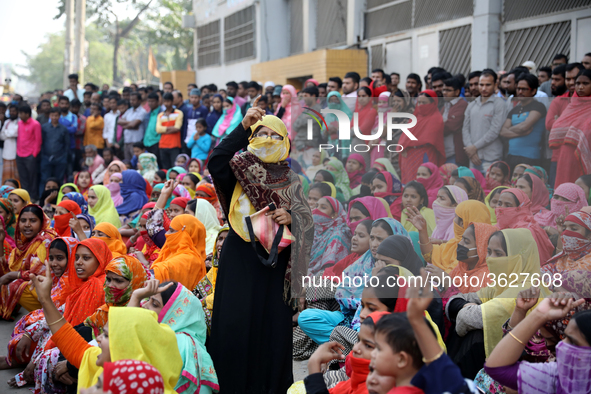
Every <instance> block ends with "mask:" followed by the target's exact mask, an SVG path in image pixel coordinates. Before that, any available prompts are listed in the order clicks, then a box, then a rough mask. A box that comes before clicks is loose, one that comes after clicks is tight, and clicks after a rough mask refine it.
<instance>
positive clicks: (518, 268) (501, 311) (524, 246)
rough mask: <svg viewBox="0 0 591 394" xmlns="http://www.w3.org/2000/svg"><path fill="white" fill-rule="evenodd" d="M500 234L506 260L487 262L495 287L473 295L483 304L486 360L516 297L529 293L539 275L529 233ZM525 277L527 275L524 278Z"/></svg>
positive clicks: (542, 294) (523, 230) (535, 248)
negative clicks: (527, 291) (503, 242)
mask: <svg viewBox="0 0 591 394" xmlns="http://www.w3.org/2000/svg"><path fill="white" fill-rule="evenodd" d="M502 232H503V236H504V237H505V242H506V243H507V257H494V258H493V257H489V258H487V259H486V264H487V265H488V270H489V271H490V273H491V274H493V275H495V279H496V283H495V284H494V286H491V285H489V287H485V288H482V289H480V290H479V291H478V292H477V293H476V294H477V295H478V297H479V298H480V300H481V301H482V305H481V311H482V322H483V328H484V350H485V351H486V356H487V357H488V356H489V355H490V353H491V352H492V350H493V349H494V347H495V346H496V345H497V344H498V343H499V341H500V340H501V338H502V337H503V328H502V326H503V323H504V322H505V321H507V319H508V318H509V317H511V314H512V313H513V310H514V309H515V298H517V294H518V293H519V292H520V291H521V290H527V289H529V288H530V287H531V286H532V276H533V275H534V274H535V275H539V274H540V254H539V252H538V246H537V244H536V241H535V239H534V237H533V236H532V234H531V231H530V230H528V229H526V228H518V229H507V230H503V231H502ZM525 274H528V276H527V278H526V276H525ZM503 279H506V280H503ZM538 279H541V278H540V277H538ZM540 290H541V291H540V298H543V297H546V296H548V295H550V291H549V290H547V289H546V288H544V287H541V286H540ZM538 302H539V301H538ZM534 308H535V307H534ZM534 308H531V309H530V310H533V309H534Z"/></svg>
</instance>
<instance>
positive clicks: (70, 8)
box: [63, 0, 74, 88]
mask: <svg viewBox="0 0 591 394" xmlns="http://www.w3.org/2000/svg"><path fill="white" fill-rule="evenodd" d="M73 37H74V0H66V48H65V52H64V84H63V87H64V88H67V87H68V75H69V74H71V73H72V66H73V60H74V43H73V41H72V39H73Z"/></svg>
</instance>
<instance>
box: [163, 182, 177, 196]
mask: <svg viewBox="0 0 591 394" xmlns="http://www.w3.org/2000/svg"><path fill="white" fill-rule="evenodd" d="M175 187H176V185H175V183H174V179H169V180H167V181H166V182H164V186H162V191H161V192H160V194H166V195H167V196H171V195H172V192H173V191H174V188H175Z"/></svg>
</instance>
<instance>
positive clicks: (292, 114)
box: [275, 85, 302, 141]
mask: <svg viewBox="0 0 591 394" xmlns="http://www.w3.org/2000/svg"><path fill="white" fill-rule="evenodd" d="M284 89H285V90H287V91H289V93H290V94H291V101H290V103H289V104H288V105H287V106H286V107H285V113H284V114H283V117H282V118H281V120H282V121H283V123H285V127H286V128H287V133H288V134H289V140H290V141H293V137H294V135H293V133H292V132H291V123H292V121H291V120H292V119H294V120H295V119H297V118H298V116H300V113H301V112H302V111H301V108H300V103H299V102H298V93H297V92H296V90H295V88H294V87H293V86H292V85H283V88H281V100H283V98H284V97H285V94H284V93H283V90H284ZM280 108H281V103H279V105H278V106H277V112H275V115H277V113H278V112H279V109H280Z"/></svg>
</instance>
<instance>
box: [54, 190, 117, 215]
mask: <svg viewBox="0 0 591 394" xmlns="http://www.w3.org/2000/svg"><path fill="white" fill-rule="evenodd" d="M64 187H70V188H72V189H74V191H75V192H76V193H80V190H78V186H76V185H75V184H73V183H64V184H63V185H62V187H60V191H59V192H58V193H57V203H58V204H59V203H60V202H62V198H64V196H65V195H66V193H64V192H63V190H64ZM109 193H110V192H109ZM97 223H98V222H97Z"/></svg>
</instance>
